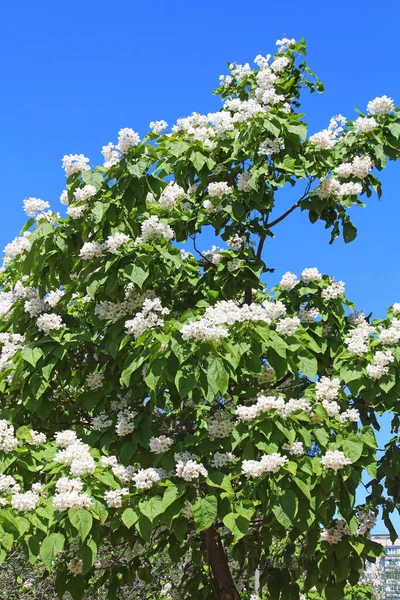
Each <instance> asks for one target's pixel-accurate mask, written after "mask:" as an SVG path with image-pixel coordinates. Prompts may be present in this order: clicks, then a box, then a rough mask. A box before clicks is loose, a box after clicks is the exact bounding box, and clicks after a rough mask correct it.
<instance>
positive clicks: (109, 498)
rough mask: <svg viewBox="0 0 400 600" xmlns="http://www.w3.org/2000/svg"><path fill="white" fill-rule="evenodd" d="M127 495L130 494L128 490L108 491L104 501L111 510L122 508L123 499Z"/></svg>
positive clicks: (105, 493)
mask: <svg viewBox="0 0 400 600" xmlns="http://www.w3.org/2000/svg"><path fill="white" fill-rule="evenodd" d="M127 494H129V490H128V488H122V489H120V490H107V491H106V492H104V500H105V502H106V504H107V506H108V507H109V508H120V507H121V506H122V498H123V496H126V495H127Z"/></svg>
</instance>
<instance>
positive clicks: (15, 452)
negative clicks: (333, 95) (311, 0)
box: [0, 40, 400, 600]
mask: <svg viewBox="0 0 400 600" xmlns="http://www.w3.org/2000/svg"><path fill="white" fill-rule="evenodd" d="M304 56H305V43H304V41H300V42H294V41H290V40H286V41H284V42H283V43H282V44H281V45H280V50H279V52H278V54H277V55H276V57H275V61H274V62H273V63H272V65H271V66H268V64H267V61H266V59H263V58H262V57H261V58H260V57H258V58H257V64H258V66H259V68H258V69H256V70H251V69H250V67H248V66H246V65H245V66H238V65H230V70H231V76H229V77H227V78H224V79H223V80H222V82H221V87H220V88H219V89H218V90H217V93H219V94H220V95H221V97H222V99H223V100H224V101H225V104H224V108H223V109H222V110H221V111H220V112H218V113H215V114H212V115H207V116H201V115H192V117H188V118H187V119H183V120H179V121H178V123H177V125H176V126H175V127H174V128H173V130H172V132H171V133H169V134H162V133H160V132H158V133H156V131H159V129H160V127H161V126H160V125H159V124H158V125H157V124H156V125H153V131H152V132H150V133H149V134H148V135H147V136H146V137H145V138H144V139H143V140H142V141H141V142H140V141H139V138H138V136H137V134H135V133H134V132H132V131H131V130H121V132H120V136H119V143H118V146H113V145H112V144H111V145H108V146H107V147H105V148H104V149H103V151H104V155H105V158H106V162H105V165H104V166H101V167H95V168H93V169H91V170H89V169H88V167H87V162H88V161H87V159H85V157H83V156H82V155H75V156H70V157H65V158H64V166H65V168H66V172H67V175H68V179H67V191H66V192H65V193H63V195H62V201H63V202H64V203H67V204H69V206H68V216H67V217H66V218H61V217H59V216H57V214H55V213H52V212H51V211H45V210H44V206H43V205H40V204H38V201H37V199H28V200H27V201H25V207H26V212H27V213H28V215H29V216H32V218H31V219H30V220H29V221H28V223H27V224H26V225H25V227H24V229H23V234H22V236H21V238H18V239H16V240H14V241H13V242H12V243H11V244H10V245H9V246H8V247H7V248H6V255H7V257H6V264H5V268H4V270H3V273H2V274H1V282H0V283H1V288H2V292H1V312H2V313H3V317H2V322H1V331H2V333H1V334H0V336H1V342H2V344H3V346H2V355H1V359H0V363H1V367H2V370H1V374H0V386H1V415H2V418H3V419H4V421H2V422H1V423H0V425H1V428H0V470H1V472H2V473H3V474H4V477H3V478H0V488H1V490H2V492H1V497H2V500H1V503H2V506H3V508H1V509H0V544H1V550H0V558H1V559H2V560H5V559H6V556H7V552H12V551H13V550H12V549H13V547H14V544H15V543H16V542H18V544H20V547H21V548H22V549H23V552H24V554H25V556H26V560H27V561H28V562H29V564H31V565H35V564H38V561H41V563H42V564H43V565H44V567H43V566H40V567H36V568H40V569H46V570H47V571H48V572H49V573H51V574H52V575H51V576H53V574H54V577H55V582H56V583H55V585H56V590H57V593H58V595H59V596H60V597H62V596H63V594H64V593H66V592H68V593H70V594H71V595H72V598H73V599H74V600H78V599H80V598H83V597H85V594H96V593H98V596H95V597H101V596H100V594H101V593H103V591H104V590H106V591H105V592H104V593H105V594H107V598H110V599H112V598H119V597H125V596H123V595H121V594H124V593H125V592H124V590H125V591H126V589H128V588H129V586H132V585H133V584H134V583H135V582H138V581H139V580H140V581H141V582H144V584H145V585H146V586H147V587H146V588H145V589H146V596H145V597H146V598H153V599H157V598H159V596H160V594H161V595H162V597H171V598H172V597H174V598H175V597H179V598H190V597H192V596H193V595H195V597H196V598H199V599H200V598H207V599H211V598H221V599H222V598H224V599H225V600H228V599H236V598H239V593H238V591H237V584H238V582H241V583H242V597H246V595H247V596H249V595H250V593H251V591H252V590H253V589H254V587H253V585H254V584H253V578H254V573H255V571H256V569H258V568H260V569H261V586H262V588H263V589H264V590H265V592H266V593H267V594H268V598H271V600H275V599H278V598H287V599H288V600H291V599H297V598H299V595H300V594H301V593H307V592H308V591H309V590H310V589H311V588H313V587H314V586H315V587H316V588H317V590H318V592H320V593H323V594H324V595H325V597H326V599H327V600H333V599H335V598H342V597H343V590H344V589H345V586H346V583H349V584H350V585H351V586H354V585H355V584H356V583H357V582H358V579H359V575H360V571H361V570H362V568H363V564H364V561H365V560H366V559H368V560H370V561H373V560H374V559H375V557H376V556H378V555H379V554H380V552H381V547H380V546H379V545H378V544H376V543H374V542H373V541H371V540H370V539H369V537H368V530H369V528H370V527H371V526H372V525H371V522H372V521H373V516H374V513H375V512H376V510H377V509H378V508H379V507H381V508H382V509H383V512H384V518H385V522H386V524H387V526H388V527H389V529H390V530H391V532H392V535H393V536H395V531H394V529H393V526H392V525H391V521H390V514H391V512H393V510H395V504H396V502H397V501H398V499H397V496H396V494H397V493H398V490H397V491H396V485H395V482H396V480H397V479H398V477H399V475H398V461H396V456H397V453H398V438H397V424H398V417H397V414H396V411H397V398H398V396H399V393H400V379H399V376H398V369H399V361H400V348H399V345H398V342H399V340H400V332H399V322H398V319H397V318H396V314H397V313H398V309H399V306H396V305H394V306H393V307H391V308H390V309H389V311H388V314H387V316H386V317H385V318H384V319H380V320H375V321H372V322H370V321H369V320H368V319H366V318H365V316H364V315H360V314H357V313H356V314H353V315H349V310H353V305H352V303H351V302H350V301H348V300H347V299H346V298H345V296H344V287H343V285H342V284H341V282H332V280H331V278H329V277H328V276H326V275H324V276H321V275H320V274H319V273H318V272H317V271H316V269H306V270H305V271H303V273H302V276H301V278H300V280H297V279H296V278H294V277H292V276H291V275H289V276H286V278H285V277H284V278H283V280H282V282H281V284H280V285H278V286H277V287H276V288H275V290H274V293H270V292H267V291H266V289H265V287H264V283H263V281H264V278H265V274H266V273H267V272H268V271H271V268H270V263H269V262H268V261H266V260H264V254H263V250H264V243H265V241H266V240H267V238H268V237H271V236H272V235H273V230H274V228H275V226H277V225H278V224H279V222H281V221H282V220H283V219H284V218H286V217H289V215H290V214H291V213H292V212H293V211H294V210H296V209H297V208H300V209H301V211H303V212H305V213H307V214H308V217H309V220H310V221H311V222H312V223H315V222H319V221H322V222H323V223H324V224H325V227H326V228H327V229H330V231H331V241H333V240H334V239H335V238H336V237H337V236H338V235H340V234H342V235H343V237H344V240H345V241H346V242H350V241H352V240H353V239H354V237H355V235H356V228H355V226H354V225H353V224H352V222H351V220H350V212H349V209H350V208H351V207H353V206H363V205H364V204H363V201H362V200H361V199H360V198H359V196H362V197H363V199H365V198H369V197H371V195H372V194H373V193H374V192H377V194H378V196H380V183H379V180H378V178H377V172H379V171H380V170H381V169H382V168H383V167H384V166H385V164H386V161H387V159H392V160H395V159H397V158H398V157H399V150H400V141H399V137H400V110H399V109H394V106H392V104H391V100H390V99H385V97H383V98H382V99H376V100H375V101H373V102H372V103H370V105H371V106H370V109H369V111H370V112H371V113H373V114H372V115H370V116H369V117H365V115H362V114H361V113H360V115H361V116H360V117H359V119H357V120H356V121H348V122H346V123H344V120H343V119H341V118H338V117H337V118H335V119H333V120H332V121H331V124H330V126H329V128H328V129H327V130H325V131H323V132H320V134H318V135H317V137H315V136H312V137H311V138H307V125H306V123H305V121H304V119H303V116H304V115H303V114H302V113H301V112H300V94H301V92H302V91H303V89H304V88H308V89H310V90H311V91H312V92H313V91H322V89H323V88H322V85H321V83H320V82H319V80H318V79H317V78H316V77H315V76H314V75H313V74H312V72H311V71H310V70H309V68H308V67H307V65H306V62H305V60H304ZM282 59H284V60H283V61H282ZM360 119H361V120H360ZM360 159H362V160H361V163H360ZM369 163H371V164H369ZM372 163H373V164H374V165H375V170H374V172H373V173H372V172H371V167H372ZM335 174H336V176H335ZM321 182H322V183H321ZM287 186H292V187H294V186H298V187H300V192H299V195H298V200H297V201H296V203H295V204H294V205H293V206H292V207H290V208H288V209H287V210H285V207H283V208H282V210H284V212H283V213H282V214H281V215H280V216H278V217H276V218H275V213H274V216H273V217H272V216H271V214H272V212H273V210H274V208H275V207H279V206H280V205H281V204H282V201H281V199H280V198H281V194H280V191H281V190H282V188H286V187H287ZM45 204H46V203H45ZM35 207H36V208H35ZM35 214H36V216H37V218H36V220H35V219H34V218H33V217H34V216H35ZM209 229H211V230H212V231H213V232H214V233H215V234H216V235H217V236H219V237H220V238H221V240H222V241H224V242H226V243H227V246H228V247H227V248H225V249H223V250H215V249H214V250H213V251H211V252H205V251H203V252H200V251H199V250H198V244H199V243H200V242H199V237H200V236H201V233H202V232H204V231H205V230H209ZM177 243H179V244H180V243H184V244H186V246H185V248H186V250H184V251H181V249H180V248H179V247H178V245H177ZM187 244H193V248H194V252H195V253H196V256H194V255H193V254H188V252H187V250H188V249H189V246H188V245H187ZM190 248H191V247H190ZM388 411H389V412H392V413H393V414H394V433H395V437H394V438H393V440H392V441H391V442H390V443H389V445H388V448H387V453H386V454H385V456H384V457H383V458H382V459H381V460H380V461H378V460H377V456H376V441H375V436H374V431H373V430H374V427H375V428H376V427H378V424H377V420H376V415H379V414H382V413H383V412H388ZM7 424H12V426H13V427H14V428H15V429H14V430H13V429H12V428H11V427H9V426H8V425H7ZM42 434H45V435H46V438H44V437H43V435H42ZM16 440H17V441H18V442H17V441H16ZM365 472H367V473H368V475H369V477H370V478H371V482H370V484H369V490H370V495H369V496H368V498H367V502H366V504H365V505H362V506H356V503H355V495H356V490H357V488H358V487H359V485H360V483H361V481H362V477H363V474H364V473H365ZM6 476H9V477H12V478H14V479H7V477H6ZM385 481H386V483H387V486H388V493H389V494H390V495H393V496H394V498H392V497H391V496H390V495H386V494H385V491H384V486H385ZM18 486H20V488H21V489H20V490H18ZM113 549H115V551H114V550H113ZM103 552H105V554H106V555H107V556H108V554H107V553H111V556H112V560H110V561H105V564H102V567H101V568H100V569H99V568H98V561H99V560H100V561H101V560H102V559H103V558H104V555H103ZM266 557H268V560H266ZM293 557H295V558H296V560H293ZM155 564H157V565H164V568H162V567H160V571H158V570H155V569H154V565H155ZM165 566H166V567H165ZM172 566H173V568H172ZM159 572H161V573H162V577H160V576H159ZM155 573H156V574H157V575H155ZM170 579H172V582H173V588H172V589H171V590H169V589H168V583H169V581H170ZM235 582H236V583H235ZM165 584H167V588H166V587H165ZM124 586H125V587H124ZM100 590H102V591H100ZM243 594H245V595H243ZM87 597H88V596H87Z"/></svg>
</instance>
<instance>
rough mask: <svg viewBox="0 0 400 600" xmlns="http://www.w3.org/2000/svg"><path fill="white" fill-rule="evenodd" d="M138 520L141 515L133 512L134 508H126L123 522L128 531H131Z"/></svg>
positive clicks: (122, 518)
mask: <svg viewBox="0 0 400 600" xmlns="http://www.w3.org/2000/svg"><path fill="white" fill-rule="evenodd" d="M138 519H139V515H138V514H137V513H136V512H135V511H134V510H133V508H126V509H125V510H124V512H123V513H122V517H121V521H122V522H123V524H124V525H125V527H127V528H128V529H130V528H131V527H132V525H134V524H135V523H136V521H137V520H138Z"/></svg>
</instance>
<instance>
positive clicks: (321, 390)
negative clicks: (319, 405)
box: [315, 376, 340, 401]
mask: <svg viewBox="0 0 400 600" xmlns="http://www.w3.org/2000/svg"><path fill="white" fill-rule="evenodd" d="M339 391H340V379H337V378H335V379H329V377H325V376H322V377H321V378H320V380H319V381H317V383H316V384H315V396H316V398H317V399H318V400H328V401H332V400H336V399H337V398H338V396H339Z"/></svg>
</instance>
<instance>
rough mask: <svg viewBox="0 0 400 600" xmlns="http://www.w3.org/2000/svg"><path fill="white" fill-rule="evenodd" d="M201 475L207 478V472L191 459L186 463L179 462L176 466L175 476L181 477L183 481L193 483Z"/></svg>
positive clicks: (202, 466) (183, 461)
mask: <svg viewBox="0 0 400 600" xmlns="http://www.w3.org/2000/svg"><path fill="white" fill-rule="evenodd" d="M200 475H203V476H204V477H207V475H208V471H207V469H206V468H205V467H204V465H202V464H201V463H200V464H199V463H197V462H196V461H195V460H193V459H189V460H187V461H185V460H180V461H178V462H177V464H176V476H177V477H182V479H184V480H185V481H193V480H194V479H197V478H198V477H200Z"/></svg>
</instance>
